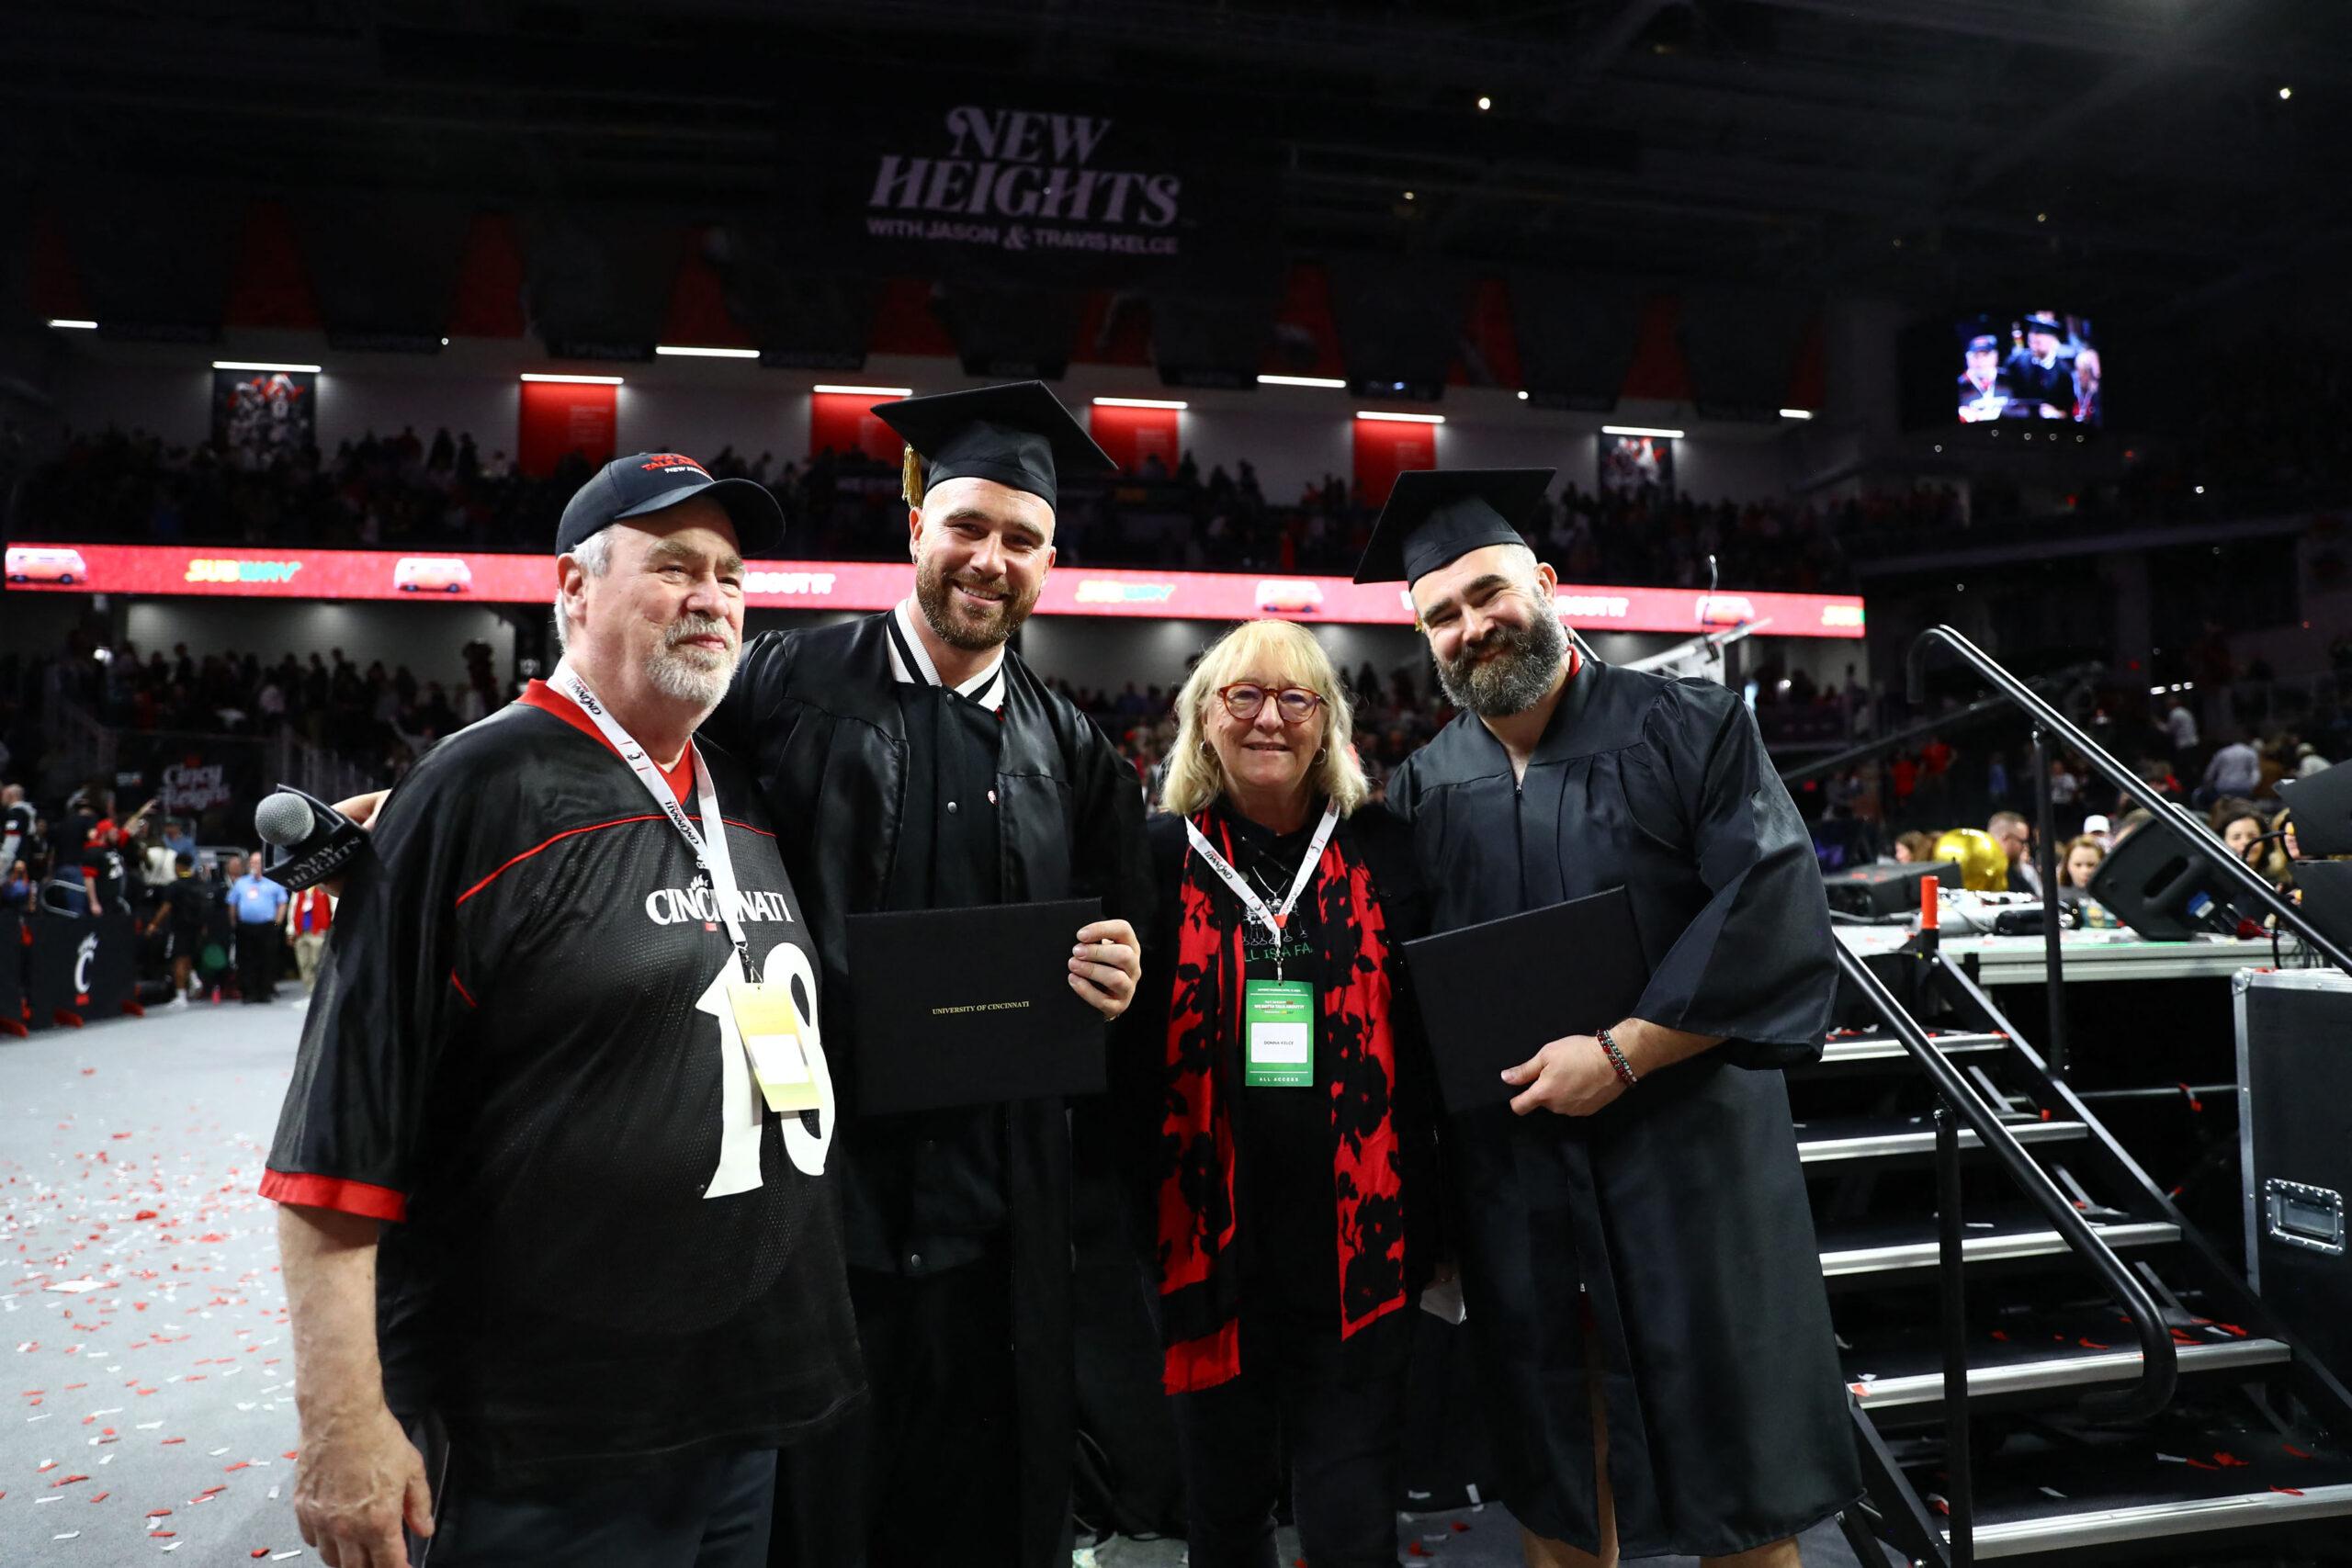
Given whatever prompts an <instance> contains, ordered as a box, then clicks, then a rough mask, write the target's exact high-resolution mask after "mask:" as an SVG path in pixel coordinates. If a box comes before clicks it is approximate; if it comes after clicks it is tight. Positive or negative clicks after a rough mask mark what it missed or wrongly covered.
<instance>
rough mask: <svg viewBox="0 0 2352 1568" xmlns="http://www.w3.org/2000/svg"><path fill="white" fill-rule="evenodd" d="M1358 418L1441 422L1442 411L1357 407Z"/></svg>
mask: <svg viewBox="0 0 2352 1568" xmlns="http://www.w3.org/2000/svg"><path fill="white" fill-rule="evenodd" d="M1356 417H1357V418H1358V419H1374V420H1384V421H1385V422H1387V423H1390V424H1443V423H1445V415H1443V414H1442V413H1382V412H1379V411H1378V410H1375V409H1358V410H1357V411H1356Z"/></svg>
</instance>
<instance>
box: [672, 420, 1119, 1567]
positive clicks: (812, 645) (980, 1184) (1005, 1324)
mask: <svg viewBox="0 0 2352 1568" xmlns="http://www.w3.org/2000/svg"><path fill="white" fill-rule="evenodd" d="M874 412H876V414H877V415H878V416H880V417H881V418H882V419H883V420H885V421H886V422H888V423H889V424H890V426H891V427H892V428H893V429H895V430H896V431H898V432H899V434H901V435H902V436H904V437H905V438H906V442H907V453H906V457H905V479H906V484H905V491H906V500H907V504H908V508H909V510H908V513H907V518H908V552H909V554H910V556H911V558H913V561H914V568H915V570H914V581H913V582H912V584H911V585H910V587H911V592H910V593H909V594H908V596H907V597H906V598H905V599H904V600H902V601H901V602H900V603H899V604H898V606H897V607H896V608H894V609H891V610H888V611H885V612H884V613H882V614H880V615H873V616H869V617H867V618H865V619H863V620H859V621H854V622H851V623H848V624H845V625H841V626H827V627H824V628H822V629H820V630H815V631H806V632H793V633H786V634H774V633H772V634H768V635H766V636H763V637H757V638H755V639H753V640H752V643H751V644H750V646H749V647H747V648H746V649H745V650H744V657H743V664H742V669H741V671H740V672H739V673H738V675H737V677H736V681H735V687H734V690H733V692H732V693H731V694H729V697H728V700H727V702H726V704H725V705H724V706H722V707H721V709H720V710H719V712H718V715H717V716H715V717H714V720H713V724H714V727H715V728H717V730H718V733H719V734H720V735H721V736H722V737H723V738H724V739H727V740H728V741H729V743H730V744H731V745H735V746H737V747H739V748H740V749H741V751H742V752H743V754H744V755H746V756H748V757H750V758H751V759H752V763H753V768H754V771H755V772H756V773H758V774H759V777H760V782H761V784H763V787H764V788H765V789H766V791H767V796H768V801H769V804H770V806H771V807H772V808H773V809H774V810H775V815H776V818H777V820H778V821H779V822H781V823H783V824H785V841H784V846H783V848H784V855H785V862H786V864H787V865H788V866H790V867H791V869H792V874H793V880H794V883H795V885H796V886H798V887H799V888H800V889H801V891H802V893H803V894H804V896H805V897H807V898H808V900H809V919H810V922H811V924H812V926H813V927H814V929H815V932H816V937H817V943H818V947H819V949H820V952H821V953H823V955H824V972H825V981H826V987H827V994H828V996H829V998H831V1000H830V1001H829V1003H828V1006H829V1008H830V1009H831V1010H830V1011H829V1012H828V1013H827V1016H826V1043H827V1044H828V1046H829V1047H830V1051H831V1060H832V1064H833V1067H834V1070H835V1072H836V1073H837V1074H838V1075H839V1077H841V1079H842V1083H843V1086H844V1088H843V1100H844V1103H845V1105H846V1106H847V1107H848V1111H847V1120H846V1122H845V1124H844V1125H843V1126H842V1130H841V1154H842V1158H843V1160H844V1162H845V1164H844V1169H843V1176H842V1179H843V1182H844V1200H845V1212H846V1216H847V1222H848V1241H849V1261H850V1293H851V1297H852V1300H853V1301H854V1303H855V1304H856V1310H857V1319H858V1330H859V1337H860V1339H861V1342H862V1343H863V1346H864V1348H865V1363H866V1368H867V1376H868V1379H869V1381H870V1382H871V1385H872V1388H873V1399H872V1403H871V1405H870V1407H869V1409H868V1411H867V1414H866V1416H865V1419H864V1421H863V1423H862V1426H861V1429H860V1430H858V1431H856V1432H854V1433H853V1434H851V1435H849V1436H847V1437H845V1438H844V1439H843V1440H842V1441H841V1442H839V1443H834V1444H828V1445H826V1446H825V1447H824V1449H823V1450H822V1451H820V1450H816V1449H809V1450H802V1451H801V1452H799V1453H797V1454H796V1455H794V1456H793V1457H791V1458H789V1459H787V1461H786V1462H785V1464H784V1466H783V1467H782V1479H781V1483H780V1484H781V1487H782V1490H781V1493H780V1498H781V1501H780V1504H779V1515H780V1517H779V1520H778V1525H777V1530H776V1551H775V1561H776V1562H779V1563H791V1564H795V1565H797V1568H860V1565H863V1568H901V1565H906V1564H916V1563H921V1564H924V1565H925V1568H928V1565H930V1564H933V1563H937V1562H943V1561H947V1560H949V1559H951V1558H952V1560H954V1561H956V1562H963V1563H971V1564H979V1565H992V1564H1005V1565H1012V1568H1044V1565H1046V1564H1047V1563H1049V1562H1054V1561H1055V1560H1056V1559H1057V1557H1058V1559H1059V1561H1061V1562H1068V1561H1069V1555H1068V1550H1067V1547H1066V1545H1065V1541H1066V1538H1067V1532H1068V1529H1069V1483H1070V1456H1071V1452H1072V1450H1073V1446H1074V1442H1075V1424H1076V1392H1075V1388H1076V1365H1075V1359H1074V1354H1073V1348H1072V1333H1071V1318H1072V1310H1073V1309H1072V1296H1071V1287H1072V1276H1071V1255H1070V1175H1069V1169H1070V1152H1069V1122H1068V1118H1067V1115H1066V1113H1065V1111H1064V1107H1063V1104H1062V1102H1061V1101H1060V1100H1037V1099H1027V1100H1008V1101H1004V1102H1000V1103H996V1104H989V1105H983V1106H978V1107H973V1108H969V1109H962V1110H949V1111H929V1112H922V1113H918V1114H901V1115H865V1114H861V1113H860V1112H859V1111H858V1109H857V1106H858V1102H859V1098H860V1097H859V1092H858V1086H859V1084H860V1081H861V1077H862V1075H871V1074H873V1073H875V1072H876V1071H878V1070H879V1069H878V1064H877V1063H876V1061H874V1060H871V1059H865V1060H862V1059H861V1057H862V1055H867V1054H866V1053H865V1051H864V1047H865V1045H866V1044H868V1043H866V1042H862V1041H858V1040H855V1039H854V1038H852V1035H851V1024H852V1021H851V1019H850V1017H849V1010H848V1008H847V1005H846V1001H845V998H847V997H848V995H849V984H850V976H849V972H848V956H847V945H846V931H845V926H846V921H847V918H848V917H849V916H851V915H853V914H857V913H862V912H866V911H875V910H912V909H929V908H958V907H964V908H968V907H974V906H981V905H991V904H1016V903H1023V902H1033V901H1042V900H1047V899H1056V898H1064V897H1073V896H1089V895H1100V896H1101V897H1102V899H1103V911H1104V915H1105V918H1104V919H1103V920H1101V921H1100V922H1097V923H1094V924H1090V925H1088V926H1085V927H1084V928H1082V929H1080V930H1078V931H1073V932H1072V933H1071V936H1072V951H1071V954H1070V958H1069V985H1070V987H1071V988H1072V989H1073V990H1074V991H1076V992H1077V993H1078V995H1080V997H1082V998H1084V999H1085V1000H1086V1001H1088V1002H1089V1003H1090V1004H1091V1005H1092V1006H1093V1007H1094V1008H1095V1009H1096V1010H1099V1011H1100V1012H1102V1013H1103V1015H1104V1016H1105V1017H1106V1018H1115V1017H1116V1016H1117V1015H1118V1014H1119V1013H1120V1012H1121V1011H1122V1010H1125V1007H1126V1005H1127V1003H1128V1001H1129V1000H1130V999H1131V998H1133V996H1134V994H1135V984H1136V976H1137V974H1138V971H1139V963H1138V957H1137V953H1136V939H1135V933H1134V931H1133V929H1132V928H1131V926H1130V925H1129V924H1128V920H1127V919H1126V918H1125V917H1130V916H1132V915H1133V914H1134V912H1135V911H1136V910H1138V909H1140V908H1144V907H1145V906H1146V904H1147V903H1148V896H1147V893H1146V886H1147V880H1148V874H1149V873H1148V860H1147V852H1146V851H1145V848H1144V841H1143V833H1142V800H1141V795H1140V792H1139V791H1138V789H1137V787H1136V778H1135V774H1134V773H1133V771H1132V770H1131V769H1130V768H1128V767H1127V765H1126V764H1125V761H1122V759H1121V758H1120V757H1119V755H1118V753H1117V751H1116V750H1114V748H1113V747H1112V745H1111V743H1110V742H1109V740H1107V739H1105V738H1104V737H1103V734H1102V732H1101V731H1100V730H1098V729H1096V728H1094V727H1093V725H1091V723H1089V722H1088V721H1087V719H1086V718H1085V717H1084V716H1082V715H1080V713H1079V712H1078V710H1077V709H1076V708H1075V707H1074V706H1072V705H1070V703H1069V702H1068V701H1067V700H1066V699H1064V698H1062V697H1060V696H1058V695H1057V694H1055V693H1053V692H1051V691H1049V690H1047V688H1046V684H1045V682H1043V681H1041V680H1039V679H1038V678H1037V677H1036V676H1035V674H1033V673H1032V672H1031V671H1030V670H1029V668H1028V666H1027V665H1026V664H1024V663H1023V661H1022V660H1021V659H1020V657H1019V656H1018V655H1017V654H1015V653H1014V652H1012V650H1011V649H1009V648H1008V647H1007V646H1006V644H1007V642H1008V641H1009V639H1010V638H1011V637H1012V635H1013V633H1015V632H1016V631H1018V630H1019V629H1020V627H1021V624H1022V622H1023V620H1024V619H1026V618H1027V616H1028V615H1029V612H1030V610H1031V609H1032V608H1033V607H1034V606H1035V604H1036V602H1037V596H1038V594H1039V592H1041V591H1042V589H1043V587H1044V585H1045V581H1046V572H1047V570H1049V569H1050V568H1051V567H1052V565H1053V559H1054V525H1055V509H1056V505H1057V502H1058V500H1059V496H1060V479H1061V477H1062V476H1064V475H1066V474H1070V473H1101V472H1108V471H1110V470H1111V469H1112V468H1113V465H1112V463H1111V461H1110V459H1109V458H1108V457H1105V456H1104V455H1103V451H1102V449H1101V448H1099V447H1097V446H1095V445H1094V443H1093V442H1092V441H1091V440H1090V439H1089V438H1088V437H1087V435H1086V434H1085V433H1084V432H1083V431H1081V430H1080V428H1079V427H1078V425H1077V423H1075V422H1074V421H1073V420H1072V419H1071V418H1070V417H1069V412H1067V411H1066V410H1064V409H1063V407H1062V405H1061V404H1060V402H1059V401H1057V400H1056V399H1055V397H1054V395H1053V394H1052V393H1051V392H1050V391H1048V390H1046V388H1045V387H1044V386H1043V385H1042V384H1041V383H1038V382H1035V381H1031V382H1023V383H1020V384H1017V385H1012V386H1002V387H989V388H983V389H978V390H974V391H968V392H954V393H948V394H945V395H943V396H938V397H929V398H914V399H909V400H904V401H899V402H892V403H885V404H882V405H880V406H878V407H876V409H875V411H874ZM922 961H923V955H922V954H921V953H909V954H907V962H908V963H909V964H921V963H922ZM861 978H862V979H865V978H869V977H861ZM876 1050H877V1052H878V1047H876Z"/></svg>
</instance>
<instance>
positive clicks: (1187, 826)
mask: <svg viewBox="0 0 2352 1568" xmlns="http://www.w3.org/2000/svg"><path fill="white" fill-rule="evenodd" d="M1339 825H1340V803H1339V802H1338V801H1336V800H1335V801H1333V802H1332V803H1331V804H1330V805H1329V806H1327V807H1324V808H1323V820H1322V822H1321V823H1319V824H1318V825H1317V827H1316V829H1315V838H1314V840H1313V841H1312V842H1311V843H1309V844H1308V845H1307V846H1306V859H1305V860H1302V861H1300V862H1299V863H1298V874H1297V875H1296V876H1294V877H1292V878H1291V882H1290V892H1289V894H1288V895H1287V896H1286V897H1284V898H1283V907H1282V908H1279V909H1269V908H1266V901H1265V900H1264V899H1263V898H1261V897H1258V890H1257V889H1256V888H1254V887H1252V886H1250V884H1249V883H1248V882H1247V881H1245V880H1244V879H1243V878H1242V875H1241V874H1240V873H1239V872H1238V871H1236V870H1234V869H1233V867H1232V866H1231V865H1229V864H1227V862H1226V858H1225V857H1224V856H1223V855H1221V854H1219V853H1217V852H1216V848H1215V846H1213V845H1212V844H1210V842H1209V841H1208V839H1207V837H1206V835H1204V834H1203V833H1202V831H1201V829H1200V828H1199V826H1198V824H1196V823H1194V822H1193V819H1192V818H1189V817H1187V818H1184V836H1185V837H1186V838H1188V839H1190V840H1193V852H1194V853H1195V854H1197V855H1199V856H1200V857H1201V858H1202V859H1203V860H1204V861H1206V862H1208V863H1209V869H1210V870H1211V871H1214V872H1216V874H1217V876H1218V879H1219V880H1221V881H1222V882H1224V884H1225V885H1226V886H1227V887H1229V888H1231V889H1233V896H1234V897H1236V898H1238V899H1240V900H1241V907H1242V908H1244V909H1247V910H1248V911H1250V919H1254V920H1256V921H1257V922H1258V923H1259V924H1260V925H1261V926H1263V927H1265V928H1266V932H1267V934H1268V935H1270V936H1272V938H1273V939H1274V941H1275V942H1277V943H1279V942H1281V941H1282V935H1283V923H1284V922H1285V921H1287V920H1288V919H1290V912H1291V908H1292V907H1293V906H1294V905H1295V904H1296V903H1297V902H1298V896H1299V895H1300V894H1301V893H1304V892H1306V885H1307V883H1309V882H1310V881H1312V880H1314V876H1315V868H1316V866H1317V864H1319V863H1321V862H1322V859H1323V846H1324V845H1326V844H1328V843H1329V842H1330V841H1331V830H1332V829H1335V828H1337V827H1338V826H1339Z"/></svg>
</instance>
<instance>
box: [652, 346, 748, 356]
mask: <svg viewBox="0 0 2352 1568" xmlns="http://www.w3.org/2000/svg"><path fill="white" fill-rule="evenodd" d="M653 352H654V353H656V354H660V355H668V356H669V357H670V358H673V359H757V358H758V357H759V356H760V351H759V350H758V349H756V348H694V347H690V346H688V345H686V344H672V343H658V344H654V345H653Z"/></svg>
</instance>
